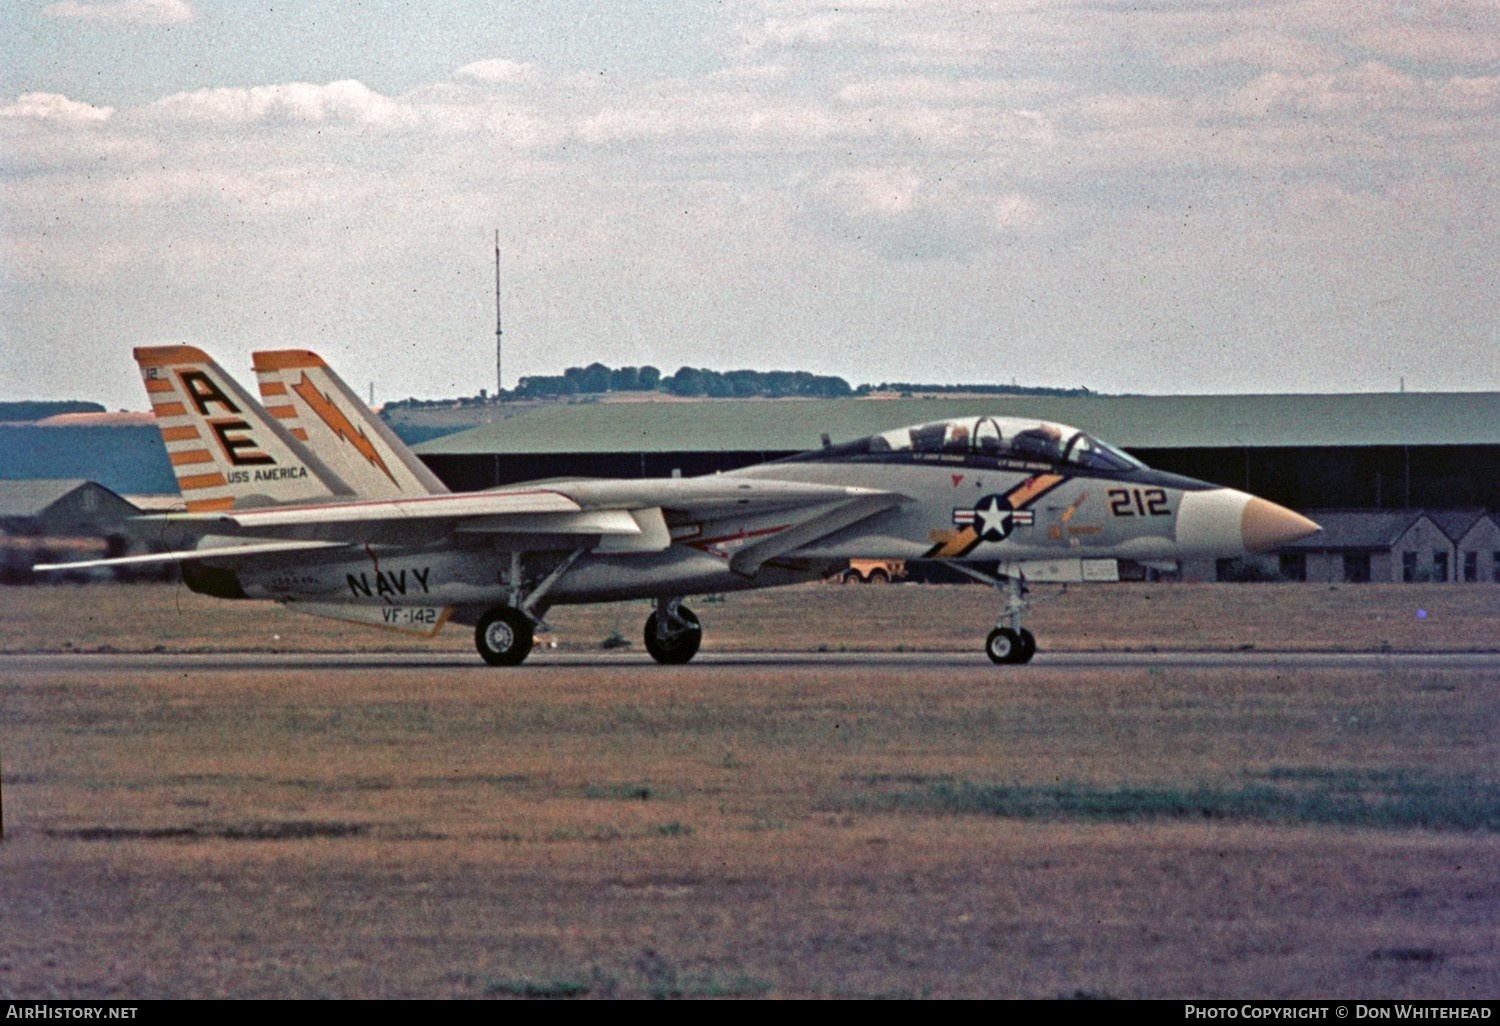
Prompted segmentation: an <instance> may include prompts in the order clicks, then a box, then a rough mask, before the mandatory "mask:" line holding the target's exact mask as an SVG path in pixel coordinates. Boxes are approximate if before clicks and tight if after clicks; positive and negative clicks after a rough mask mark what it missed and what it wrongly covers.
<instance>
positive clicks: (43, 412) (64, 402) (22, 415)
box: [0, 399, 104, 424]
mask: <svg viewBox="0 0 1500 1026" xmlns="http://www.w3.org/2000/svg"><path fill="white" fill-rule="evenodd" d="M103 412H104V407H103V406H100V405H99V404H98V403H88V402H83V401H82V400H78V399H59V400H57V401H55V402H52V401H48V400H43V399H28V400H24V401H21V402H5V403H0V421H8V422H11V423H18V424H26V423H30V422H32V421H36V420H46V419H47V418H48V417H55V416H57V415H58V414H60V413H103Z"/></svg>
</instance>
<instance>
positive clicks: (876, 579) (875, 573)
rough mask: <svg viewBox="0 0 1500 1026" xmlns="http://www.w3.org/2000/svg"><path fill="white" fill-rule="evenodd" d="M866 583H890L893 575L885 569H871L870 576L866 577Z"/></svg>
mask: <svg viewBox="0 0 1500 1026" xmlns="http://www.w3.org/2000/svg"><path fill="white" fill-rule="evenodd" d="M865 583H866V584H890V583H891V575H890V574H888V573H886V572H885V571H884V570H871V571H870V576H869V577H867V578H865Z"/></svg>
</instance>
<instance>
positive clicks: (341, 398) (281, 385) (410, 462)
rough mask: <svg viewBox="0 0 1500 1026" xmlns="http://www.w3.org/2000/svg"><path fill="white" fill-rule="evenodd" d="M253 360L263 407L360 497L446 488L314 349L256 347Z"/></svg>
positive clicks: (435, 492)
mask: <svg viewBox="0 0 1500 1026" xmlns="http://www.w3.org/2000/svg"><path fill="white" fill-rule="evenodd" d="M254 360H255V376H256V380H257V381H258V382H259V383H260V394H261V398H262V399H264V400H265V404H266V409H267V411H268V412H269V413H270V414H271V415H272V416H273V417H275V418H276V419H277V420H278V421H280V423H281V425H282V426H283V427H285V428H286V429H287V430H288V431H290V432H291V434H292V436H293V437H294V438H297V439H300V440H301V441H303V442H306V443H307V446H308V448H309V449H311V450H312V451H313V452H315V453H317V455H318V457H319V458H320V459H322V460H323V461H324V462H326V463H327V464H328V465H329V466H330V467H332V468H333V470H334V472H335V473H336V474H338V475H339V477H341V478H342V479H343V480H344V481H346V482H348V484H349V486H350V487H351V488H353V489H354V491H355V493H356V494H357V495H359V496H360V497H361V498H365V499H397V498H401V497H402V496H413V495H441V494H446V493H447V491H448V489H447V488H446V487H444V485H443V483H442V482H441V481H439V480H438V478H437V476H436V475H435V474H433V472H432V471H431V470H429V469H427V465H426V464H425V463H423V462H422V461H421V460H419V459H418V458H417V456H416V454H415V453H413V452H412V451H411V450H410V449H408V448H407V447H406V445H405V443H403V442H402V441H401V439H399V438H397V437H396V434H395V432H393V431H392V430H391V429H390V428H389V427H388V426H387V425H386V423H385V422H384V421H382V420H381V419H380V418H379V417H377V416H376V415H375V414H374V413H373V412H372V411H371V410H370V408H369V407H368V406H366V405H365V404H364V403H362V402H360V400H359V397H358V396H357V395H355V394H354V391H353V390H352V389H350V388H349V386H348V385H346V384H344V382H343V380H342V379H341V378H339V376H338V375H337V374H335V373H334V371H333V368H331V367H329V366H328V365H327V364H326V363H324V362H323V359H322V357H320V356H318V354H317V353H311V352H308V351H307V350H305V349H282V350H277V351H274V352H261V353H256V354H255V355H254Z"/></svg>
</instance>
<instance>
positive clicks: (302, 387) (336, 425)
mask: <svg viewBox="0 0 1500 1026" xmlns="http://www.w3.org/2000/svg"><path fill="white" fill-rule="evenodd" d="M292 391H293V392H296V393H297V394H298V395H299V396H301V397H302V401H303V402H305V403H307V405H308V407H309V408H310V409H311V410H312V411H313V413H315V414H317V415H318V419H319V420H321V421H322V422H323V423H324V424H327V425H328V429H329V430H330V431H332V432H333V433H334V434H335V435H337V436H338V437H339V438H341V439H343V440H344V441H346V442H348V443H349V444H350V445H352V446H354V450H355V451H356V452H358V453H359V454H360V455H361V456H363V457H364V458H365V459H366V460H368V461H369V463H370V465H371V466H372V467H379V468H380V472H381V473H382V474H384V475H385V476H386V477H388V478H390V479H391V483H392V484H398V482H397V481H396V475H395V474H392V473H391V471H390V468H389V467H387V466H386V465H385V460H383V459H381V458H380V453H378V452H376V451H375V446H374V445H373V444H372V443H371V442H370V438H369V436H368V435H366V434H365V433H364V432H363V431H361V430H359V428H356V427H355V426H354V425H353V424H351V423H349V418H348V417H346V416H344V411H343V410H341V409H339V408H338V407H337V406H335V405H334V404H333V400H331V399H329V398H328V397H327V396H326V395H324V394H323V393H322V392H319V391H318V388H317V386H316V385H314V384H313V383H312V382H311V381H310V380H308V377H307V374H306V372H303V374H302V380H301V381H299V382H297V383H296V384H295V385H293V386H292Z"/></svg>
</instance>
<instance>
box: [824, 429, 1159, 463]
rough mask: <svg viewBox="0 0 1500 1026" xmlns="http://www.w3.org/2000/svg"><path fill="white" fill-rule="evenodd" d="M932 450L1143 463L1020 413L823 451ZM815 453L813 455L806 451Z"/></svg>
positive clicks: (1067, 460)
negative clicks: (1019, 414) (1022, 415)
mask: <svg viewBox="0 0 1500 1026" xmlns="http://www.w3.org/2000/svg"><path fill="white" fill-rule="evenodd" d="M883 453H892V454H897V453H916V454H923V453H931V454H940V455H950V456H959V457H965V458H969V457H980V458H983V457H991V458H994V459H1011V460H1024V461H1027V462H1037V463H1057V464H1070V465H1072V466H1076V467H1081V468H1083V469H1086V470H1103V471H1130V470H1140V469H1143V468H1144V464H1142V463H1141V462H1140V461H1138V460H1136V459H1133V458H1132V457H1130V456H1127V455H1125V453H1123V452H1121V451H1120V450H1118V449H1116V448H1114V447H1113V446H1111V445H1106V444H1105V443H1104V442H1101V441H1099V440H1098V439H1097V438H1094V437H1092V436H1090V435H1088V434H1086V433H1084V432H1082V431H1079V430H1078V429H1077V428H1072V427H1068V426H1067V425H1066V424H1055V423H1052V422H1050V421H1045V420H1032V419H1029V418H1024V417H958V418H955V419H953V420H938V421H933V422H932V423H930V424H919V425H917V426H916V427H907V428H898V429H896V430H895V431H886V432H884V433H882V434H878V435H871V436H870V437H868V438H862V439H860V440H859V441H857V442H846V443H844V444H842V445H837V446H834V447H832V449H831V450H826V451H825V455H829V456H843V455H849V456H863V455H869V456H878V455H880V454H883ZM810 455H813V456H814V457H816V455H817V454H816V453H814V454H810Z"/></svg>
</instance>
